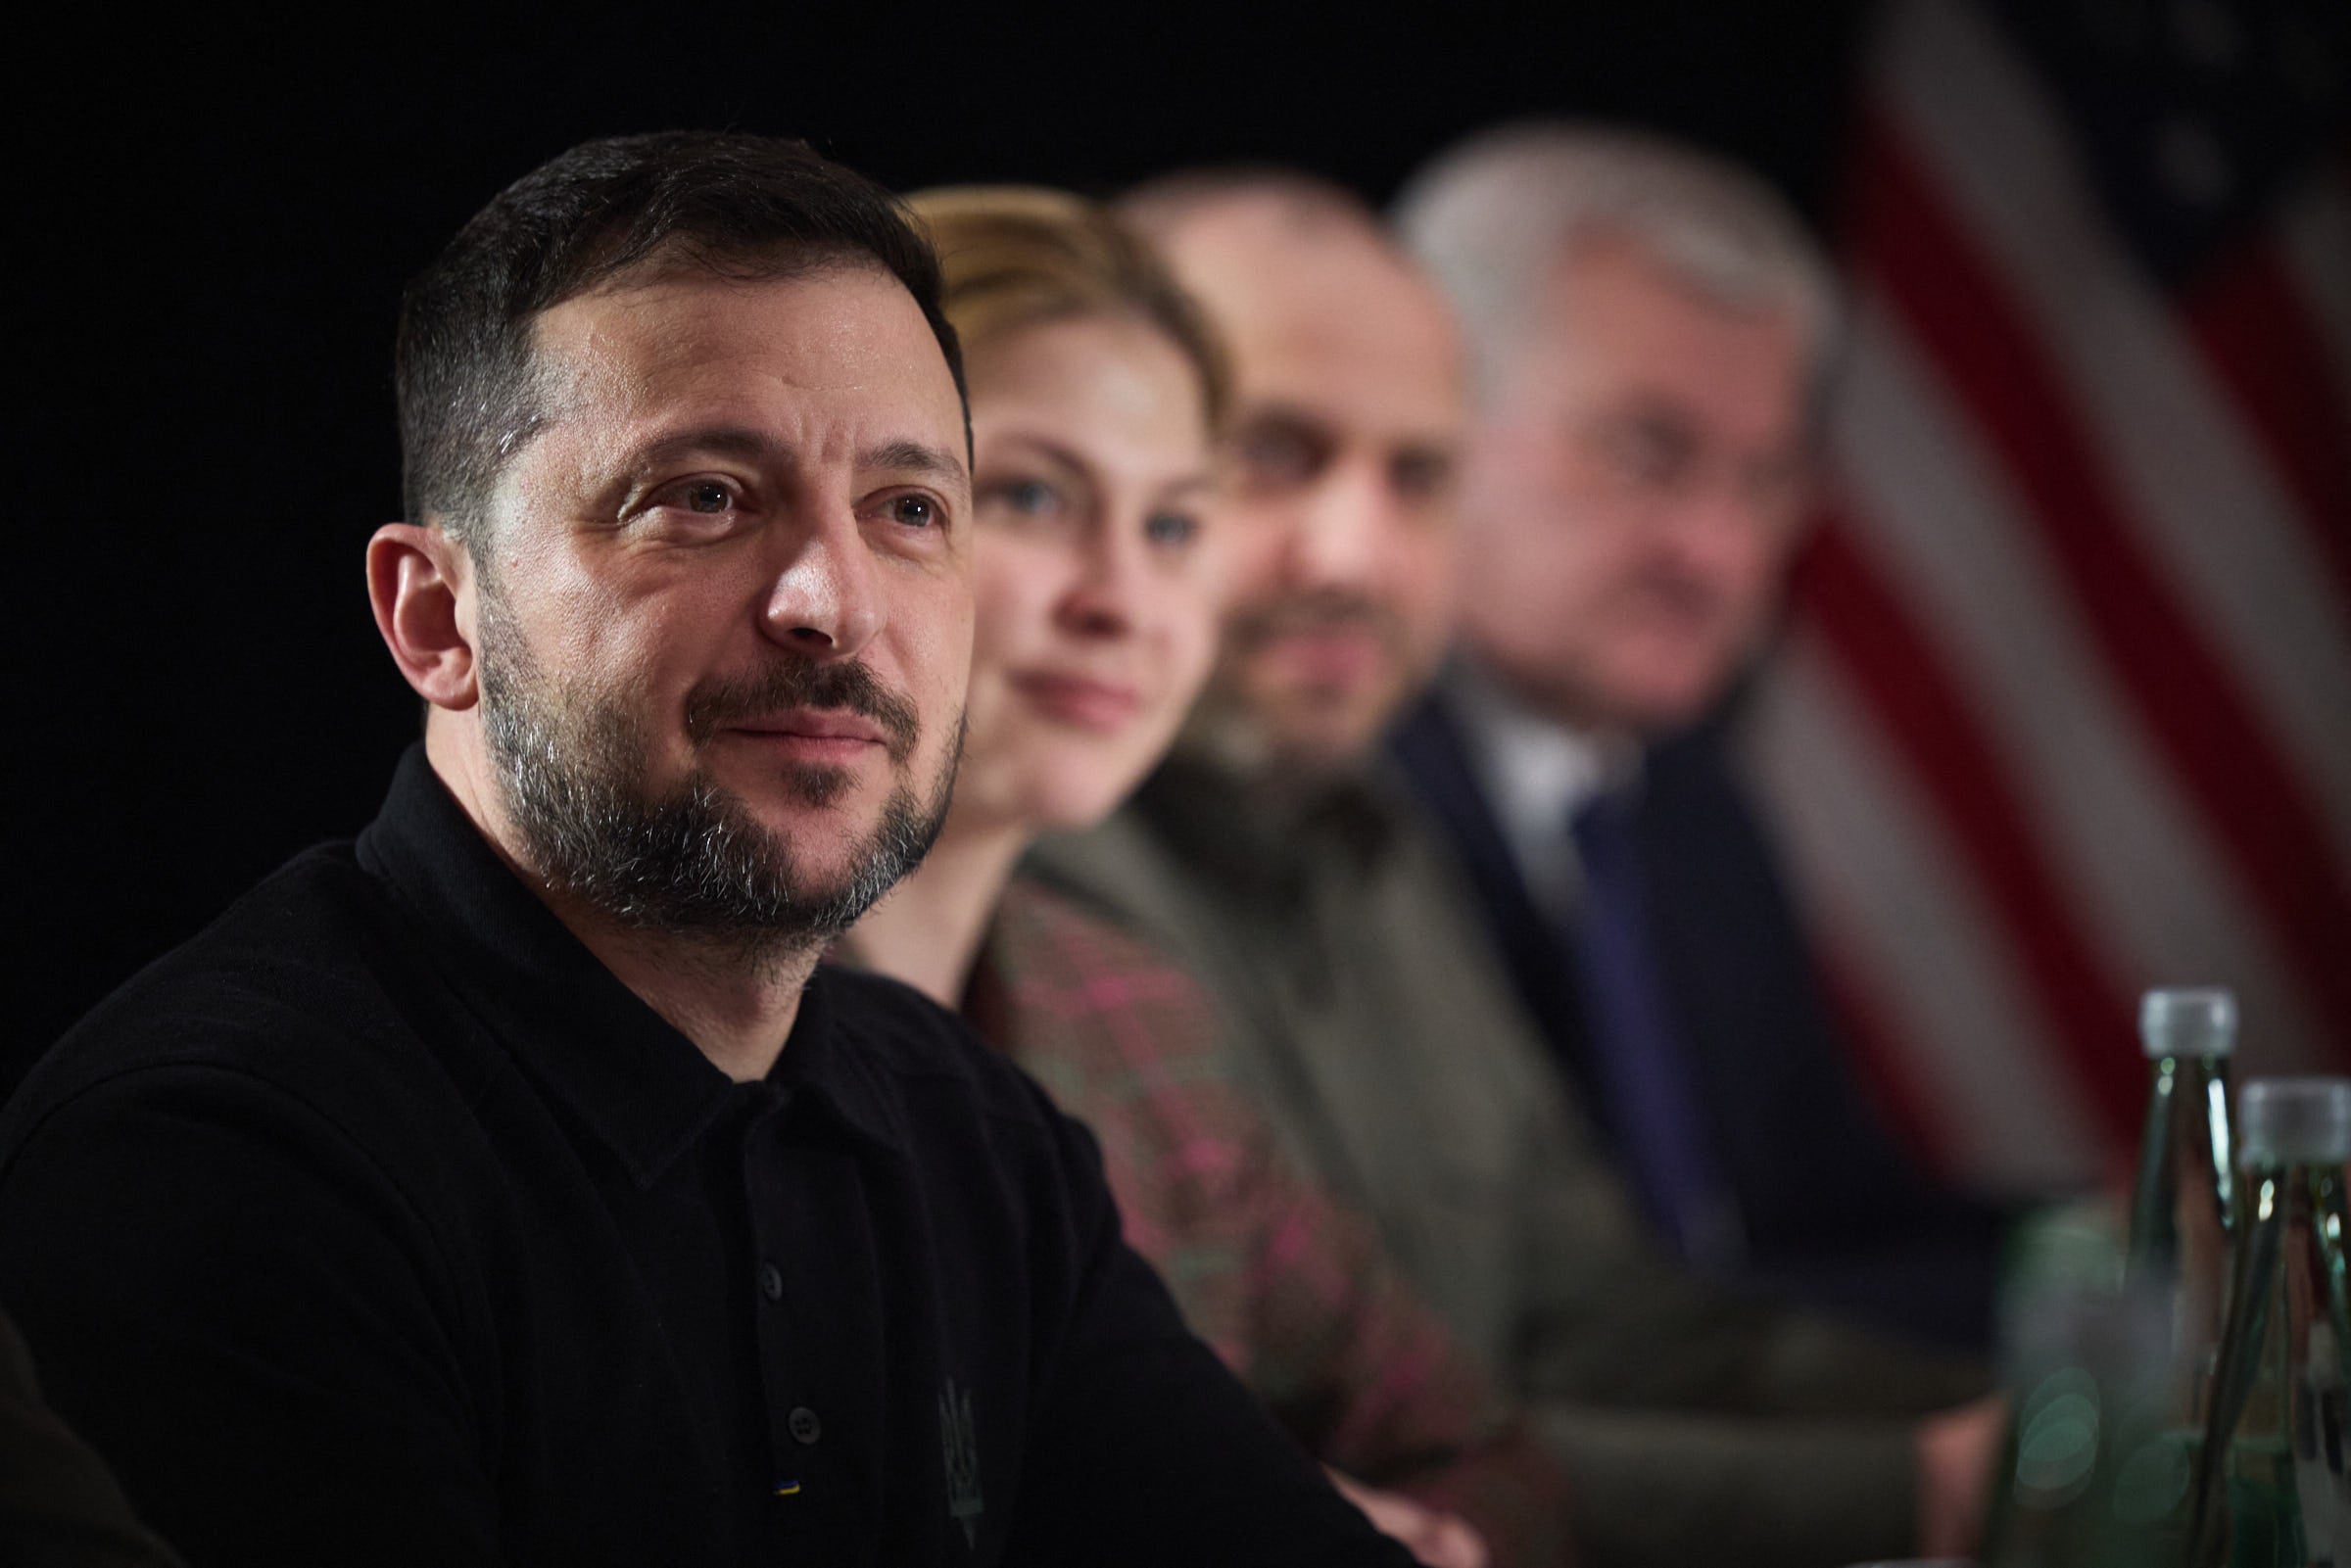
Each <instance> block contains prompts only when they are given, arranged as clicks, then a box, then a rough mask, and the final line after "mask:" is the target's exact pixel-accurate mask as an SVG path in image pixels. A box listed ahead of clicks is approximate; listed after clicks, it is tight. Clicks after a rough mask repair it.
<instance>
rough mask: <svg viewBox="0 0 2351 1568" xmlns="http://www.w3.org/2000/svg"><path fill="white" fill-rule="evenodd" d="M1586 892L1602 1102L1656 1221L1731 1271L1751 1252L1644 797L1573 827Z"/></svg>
mask: <svg viewBox="0 0 2351 1568" xmlns="http://www.w3.org/2000/svg"><path fill="white" fill-rule="evenodd" d="M1572 831H1573V833H1574V837H1575V847H1576V852H1577V854H1578V855H1579V856H1580V857H1581V859H1582V862H1583V872H1584V886H1583V898H1582V901H1581V902H1580V903H1579V904H1578V905H1577V907H1576V910H1575V912H1574V915H1573V917H1572V918H1571V922H1570V936H1571V942H1572V946H1573V949H1574V952H1575V958H1576V965H1577V972H1578V974H1579V975H1580V976H1581V978H1582V981H1583V997H1584V1014H1585V1019H1586V1021H1587V1022H1588V1023H1589V1025H1590V1030H1589V1032H1590V1037H1591V1041H1592V1059H1593V1063H1594V1066H1595V1068H1596V1069H1597V1073H1598V1076H1599V1079H1600V1088H1601V1094H1602V1098H1603V1100H1604V1102H1605V1104H1606V1106H1607V1111H1608V1113H1609V1120H1610V1121H1611V1123H1612V1124H1613V1125H1614V1127H1615V1130H1616V1137H1617V1142H1618V1146H1619V1152H1620V1153H1621V1154H1622V1156H1623V1157H1624V1160H1625V1164H1627V1166H1628V1167H1629V1174H1630V1175H1631V1177H1632V1180H1633V1184H1634V1187H1635V1189H1636V1191H1638V1193H1639V1194H1640V1196H1641V1199H1642V1202H1643V1204H1644V1205H1645V1206H1646V1207H1647V1208H1648V1210H1649V1212H1650V1213H1651V1215H1652V1217H1653V1218H1654V1219H1655V1221H1656V1222H1657V1223H1658V1224H1659V1225H1660V1226H1661V1227H1663V1229H1664V1231H1665V1232H1666V1234H1667V1235H1668V1236H1670V1237H1671V1238H1672V1240H1673V1242H1674V1244H1675V1246H1676V1248H1677V1249H1678V1250H1679V1251H1680V1252H1681V1254H1682V1256H1683V1257H1684V1258H1686V1259H1689V1260H1690V1261H1692V1262H1694V1263H1697V1264H1700V1265H1702V1266H1706V1267H1714V1268H1722V1267H1727V1266H1728V1265H1729V1264H1731V1263H1732V1262H1734V1261H1736V1259H1737V1257H1738V1253H1739V1250H1740V1238H1739V1225H1738V1216H1737V1212H1736V1211H1735V1210H1734V1208H1733V1206H1732V1204H1731V1202H1730V1198H1729V1192H1728V1189H1727V1188H1726V1187H1725V1186H1724V1185H1723V1182H1722V1177H1721V1173H1720V1171H1719V1170H1717V1168H1716V1167H1715V1164H1714V1160H1713V1156H1712V1152H1711V1149H1710V1146H1709V1140H1708V1137H1707V1134H1706V1127H1705V1121H1704V1118H1703V1116H1702V1115H1701V1113H1700V1110H1699V1100H1698V1085H1697V1083H1696V1081H1695V1079H1694V1076H1693V1071H1692V1064H1691V1061H1690V1055H1689V1050H1688V1048H1687V1047H1686V1046H1685V1045H1684V1044H1683V1042H1682V1040H1681V1037H1680V1033H1679V1030H1678V1029H1677V1027H1676V1025H1675V1022H1674V1016H1673V1011H1672V1007H1671V1003H1670V999H1669V998H1668V997H1667V996H1666V994H1665V988H1664V984H1663V979H1662V976H1661V974H1660V973H1659V971H1658V968H1657V963H1656V957H1655V952H1654V951H1653V948H1652V943H1651V939H1650V928H1649V894H1648V888H1647V885H1646V879H1645V878H1644V876H1643V872H1642V866H1641V859H1640V855H1639V852H1638V848H1637V846H1636V844H1635V842H1634V839H1633V801H1632V798H1631V796H1630V795H1628V794H1626V793H1624V792H1622V791H1618V792H1613V793H1608V794H1604V795H1600V796H1598V797H1596V798H1594V799H1593V800H1591V801H1590V802H1588V803H1586V805H1585V806H1584V807H1583V809H1582V810H1580V811H1578V812H1577V813H1576V815H1575V819H1574V822H1573V825H1572Z"/></svg>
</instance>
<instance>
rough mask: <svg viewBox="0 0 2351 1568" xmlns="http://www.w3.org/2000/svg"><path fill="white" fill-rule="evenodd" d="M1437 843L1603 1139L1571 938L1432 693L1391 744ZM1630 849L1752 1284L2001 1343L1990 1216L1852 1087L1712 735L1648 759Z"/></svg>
mask: <svg viewBox="0 0 2351 1568" xmlns="http://www.w3.org/2000/svg"><path fill="white" fill-rule="evenodd" d="M1391 744H1392V749H1393V751H1394V753H1395V755H1396V758H1397V760H1398V761H1399V762H1400V763H1401V764H1402V765H1403V768H1404V771H1405V773H1406V774H1407V776H1408V777H1409V778H1410V779H1411V780H1412V781H1413V784H1414V786H1415V789H1417V791H1418V792H1419V794H1420V796H1421V798H1422V800H1423V801H1424V802H1425V803H1426V804H1427V806H1428V807H1429V809H1430V812H1431V814H1432V815H1433V816H1434V817H1435V818H1436V819H1437V821H1438V822H1439V823H1440V824H1441V825H1442V826H1443V828H1444V829H1445V832H1446V834H1447V836H1448V837H1449V838H1450V839H1451V841H1452V842H1453V844H1454V846H1455V848H1456V849H1457V850H1458V852H1459V854H1460V857H1461V860H1462V863H1463V869H1464V871H1465V872H1466V873H1467V876H1468V879H1469V881H1470V882H1471V884H1472V885H1473V886H1474V887H1475V889H1476V893H1477V898H1478V902H1479V906H1480V912H1481V913H1482V915H1483V916H1484V918H1485V920H1486V923H1487V926H1488V927H1489V928H1490V929H1491V931H1492V933H1493V936H1494V940H1495V942H1496V944H1497V946H1498V947H1499V949H1500V951H1501V954H1502V957H1503V959H1504V962H1505V964H1506V965H1507V967H1508V968H1509V970H1510V973H1511V978H1512V980H1513V981H1514V982H1515V983H1516V985H1517V987H1518V990H1519V992H1520V993H1521V995H1522V996H1523V997H1524V998H1525V1000H1526V1004H1527V1007H1528V1010H1529V1011H1530V1012H1531V1013H1533V1015H1534V1016H1535V1018H1536V1019H1537V1020H1538V1021H1539V1022H1540V1023H1541V1024H1542V1027H1543V1030H1544V1032H1545V1034H1546V1035H1547V1036H1548V1038H1549V1040H1550V1042H1551V1046H1552V1049H1553V1051H1554V1053H1555V1055H1556V1057H1557V1059H1558V1062H1559V1067H1560V1069H1561V1070H1563V1071H1564V1072H1566V1073H1567V1074H1568V1075H1569V1077H1570V1078H1571V1079H1572V1080H1573V1081H1574V1083H1575V1084H1576V1086H1577V1089H1578V1091H1579V1097H1580V1098H1581V1099H1582V1100H1583V1101H1584V1103H1585V1104H1586V1105H1588V1106H1589V1107H1590V1108H1591V1109H1592V1111H1593V1114H1594V1115H1595V1116H1596V1117H1598V1118H1599V1119H1600V1121H1601V1123H1602V1127H1603V1130H1604V1131H1606V1132H1607V1133H1608V1134H1609V1135H1610V1136H1611V1137H1612V1136H1614V1135H1615V1130H1616V1129H1614V1128H1613V1127H1610V1126H1609V1125H1608V1105H1607V1099H1606V1098H1605V1096H1604V1094H1603V1093H1602V1089H1601V1083H1600V1080H1599V1078H1598V1076H1597V1075H1596V1073H1595V1064H1594V1060H1593V1054H1594V1045H1593V1041H1592V1037H1591V1030H1590V1025H1589V1023H1588V1022H1587V1019H1586V1015H1585V1011H1584V1005H1583V1001H1582V999H1581V997H1580V996H1579V995H1578V994H1577V990H1578V988H1577V984H1576V975H1575V963H1574V957H1573V954H1572V952H1571V951H1570V949H1569V946H1568V939H1567V934H1566V932H1565V931H1564V930H1563V929H1562V928H1561V927H1559V923H1558V922H1556V921H1554V920H1552V919H1551V918H1550V917H1548V916H1547V915H1545V914H1544V913H1543V912H1542V910H1541V909H1540V907H1539V906H1538V904H1537V903H1536V901H1535V899H1534V898H1533V896H1532V895H1531V894H1530V893H1529V891H1528V889H1527V887H1526V885H1525V883H1524V882H1523V881H1522V880H1521V879H1520V876H1519V872H1518V867H1517V863H1516V861H1515V860H1514V859H1513V858H1512V856H1511V851H1510V847H1509V844H1508V842H1507V841H1506V839H1505V838H1504V835H1503V832H1502V829H1501V826H1500V824H1499V823H1498V821H1497V819H1496V817H1495V815H1494V812H1493V809H1492V807H1491V806H1490V805H1489V803H1488V801H1487V799H1486V797H1485V794H1484V791H1483V789H1482V787H1481V785H1480V784H1479V781H1478V779H1477V776H1476V773H1475V772H1474V769H1473V766H1472V764H1471V762H1470V759H1469V753H1468V751H1467V747H1466V742H1465V740H1464V738H1463V732H1462V730H1461V728H1460V726H1459V723H1458V721H1457V720H1456V719H1455V718H1454V716H1453V715H1452V713H1451V712H1450V711H1449V710H1448V708H1447V706H1446V704H1445V701H1444V699H1443V697H1442V695H1441V694H1432V695H1430V696H1429V697H1427V698H1425V699H1424V700H1423V701H1422V703H1421V704H1420V705H1419V706H1418V707H1417V708H1416V709H1415V710H1414V711H1413V712H1412V713H1410V714H1409V715H1408V716H1407V717H1406V719H1405V721H1404V722H1403V724H1402V725H1401V726H1399V728H1398V729H1397V731H1396V733H1395V735H1394V736H1392V740H1391ZM1634 834H1635V841H1636V844H1637V846H1638V851H1639V853H1640V855H1641V857H1642V863H1643V870H1644V873H1645V875H1646V877H1647V879H1648V884H1649V891H1650V895H1651V900H1652V902H1651V910H1650V916H1651V937H1652V940H1653V942H1654V944H1655V951H1656V955H1657V962H1658V965H1659V967H1660V968H1661V969H1662V970H1663V971H1664V981H1665V988H1666V991H1667V995H1668V998H1669V1001H1670V1003H1671V1005H1672V1006H1673V1008H1674V1010H1675V1016H1676V1021H1677V1022H1678V1024H1679V1027H1680V1033H1681V1037H1682V1040H1683V1042H1684V1044H1685V1045H1686V1047H1687V1049H1688V1050H1689V1052H1690V1054H1691V1057H1692V1072H1693V1075H1694V1076H1695V1078H1696V1080H1697V1084H1698V1088H1699V1094H1700V1101H1701V1110H1702V1112H1703V1115H1704V1117H1705V1118H1706V1122H1707V1127H1708V1131H1709V1133H1710V1134H1711V1137H1712V1140H1713V1152H1714V1156H1715V1160H1716V1163H1717V1165H1718V1166H1719V1168H1720V1169H1721V1170H1722V1171H1723V1174H1724V1179H1725V1180H1726V1181H1727V1182H1728V1183H1729V1185H1730V1187H1731V1190H1732V1196H1733V1198H1734V1200H1735V1201H1736V1203H1737V1205H1738V1208H1739V1212H1740V1217H1741V1220H1742V1222H1743V1224H1744V1226H1745V1229H1746V1237H1747V1243H1748V1264H1747V1266H1748V1270H1749V1273H1750V1274H1751V1277H1754V1278H1757V1279H1761V1280H1765V1281H1768V1282H1770V1283H1773V1284H1776V1285H1778V1286H1781V1287H1782V1288H1785V1289H1788V1290H1791V1291H1793V1292H1794V1293H1796V1294H1797V1295H1799V1297H1803V1298H1805V1299H1808V1300H1811V1301H1813V1302H1815V1303H1817V1304H1819V1305H1823V1306H1827V1307H1839V1308H1844V1309H1846V1310H1847V1311H1850V1312H1857V1313H1859V1314H1861V1315H1863V1316H1866V1317H1869V1318H1871V1319H1873V1320H1876V1321H1879V1322H1889V1323H1892V1324H1893V1325H1894V1326H1896V1327H1902V1328H1906V1329H1909V1330H1911V1331H1913V1332H1920V1333H1926V1334H1929V1335H1931V1336H1933V1337H1935V1338H1937V1339H1941V1340H1943V1341H1946V1342H1951V1343H1957V1344H1962V1345H1968V1346H1981V1345H1982V1344H1984V1343H1985V1342H1986V1341H1987V1339H1988V1337H1989V1333H1990V1308H1991V1264H1992V1255H1993V1252H1994V1250H1995V1247H1996V1242H1997V1233H1998V1229H1999V1223H1998V1215H1997V1214H1996V1213H1995V1212H1993V1211H1992V1210H1991V1209H1990V1208H1989V1207H1987V1206H1984V1205H1980V1204H1977V1203H1974V1202H1972V1201H1970V1200H1966V1199H1963V1198H1961V1197H1959V1196H1957V1195H1955V1194H1953V1193H1950V1192H1947V1191H1945V1190H1943V1189H1941V1188H1939V1187H1938V1186H1936V1185H1935V1184H1934V1183H1933V1182H1931V1181H1929V1180H1928V1179H1926V1178H1925V1177H1924V1176H1923V1175H1922V1174H1921V1173H1920V1172H1919V1170H1918V1169H1917V1168H1916V1167H1915V1166H1914V1165H1913V1164H1911V1163H1910V1162H1909V1161H1908V1160H1906V1159H1905V1158H1904V1157H1903V1156H1902V1155H1901V1153H1900V1152H1899V1151H1898V1150H1897V1149H1896V1148H1895V1145H1894V1143H1893V1141H1892V1140H1891V1139H1890V1137H1889V1136H1888V1135H1887V1133H1886V1130H1885V1129H1884V1127H1883V1125H1882V1124H1881V1122H1880V1120H1879V1118H1878V1117H1877V1116H1876V1114H1875V1113H1874V1111H1873V1110H1872V1109H1871V1107H1870V1106H1869V1105H1868V1103H1867V1102H1866V1101H1865V1099H1864V1098H1863V1096H1862V1095H1861V1093H1860V1092H1859V1089H1858V1087H1857V1085H1856V1084H1855V1083H1854V1081H1853V1075H1852V1068H1851V1065H1850V1060H1849V1058H1848V1056H1847V1052H1846V1050H1845V1047H1844V1044H1843V1042H1842V1041H1841V1040H1840V1039H1839V1037H1838V1035H1837V1033H1836V1030H1835V1028H1834V1027H1833V1025H1832V1023H1831V1021H1830V1018H1829V1015H1828V1011H1827V1008H1826V1007H1825V1005H1824V1003H1823V1000H1822V998H1821V995H1820V992H1819V988H1818V984H1817V981H1816V979H1815V975H1814V971H1813V968H1812V961H1811V957H1810V954H1809V951H1808V949H1807V947H1806V944H1805V941H1804V937H1803V933H1802V931H1801V929H1800V927H1799V925H1798V922H1797V917H1796V913H1795V910H1794V907H1793V906H1792V904H1791V902H1790V900H1789V897H1788V894H1787V891H1786V888H1785V886H1784V884H1783V883H1782V880H1781V879H1780V875H1779V871H1778V868H1777V866H1776V865H1775V863H1774V860H1773V856H1772V853H1771V850H1770V846H1769V844H1768V843H1767V841H1766V840H1765V837H1764V833H1763V830H1762V827H1761V824H1760V823H1758V822H1757V820H1756V819H1755V816H1754V813H1753V812H1752V811H1751V809H1750V807H1749V805H1748V802H1747V801H1746V799H1745V798H1744V796H1743V794H1742V792H1741V790H1740V787H1739V785H1738V784H1737V783H1736V781H1735V780H1734V779H1733V777H1732V775H1731V771H1730V768H1729V766H1728V763H1727V760H1726V758H1725V757H1724V756H1723V753H1722V746H1721V741H1720V736H1719V733H1718V729H1717V727H1714V726H1703V727H1701V728H1699V729H1697V730H1695V731H1693V732H1691V733H1689V734H1686V735H1683V736H1676V737H1674V738H1672V739H1670V740H1667V741H1664V742H1662V743H1660V744H1658V745H1656V746H1655V747H1653V748H1652V749H1651V750H1650V751H1649V753H1648V754H1647V756H1646V757H1645V759H1644V764H1643V771H1642V784H1641V793H1640V799H1639V805H1638V807H1637V812H1636V818H1635V827H1634Z"/></svg>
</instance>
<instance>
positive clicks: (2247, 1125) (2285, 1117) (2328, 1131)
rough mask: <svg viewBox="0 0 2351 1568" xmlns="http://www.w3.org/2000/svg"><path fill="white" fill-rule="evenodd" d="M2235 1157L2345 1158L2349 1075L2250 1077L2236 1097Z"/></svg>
mask: <svg viewBox="0 0 2351 1568" xmlns="http://www.w3.org/2000/svg"><path fill="white" fill-rule="evenodd" d="M2236 1131H2237V1163H2238V1164H2245V1165H2304V1164H2341V1163H2342V1162H2344V1161H2346V1160H2351V1078H2255V1079H2254V1080H2253V1081H2252V1082H2251V1083H2248V1084H2246V1085H2245V1089H2244V1092H2243V1093H2242V1094H2240V1095H2238V1096H2237V1102H2236Z"/></svg>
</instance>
